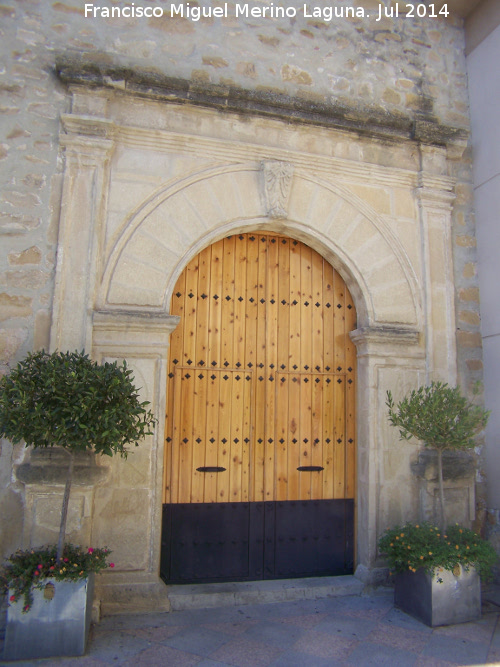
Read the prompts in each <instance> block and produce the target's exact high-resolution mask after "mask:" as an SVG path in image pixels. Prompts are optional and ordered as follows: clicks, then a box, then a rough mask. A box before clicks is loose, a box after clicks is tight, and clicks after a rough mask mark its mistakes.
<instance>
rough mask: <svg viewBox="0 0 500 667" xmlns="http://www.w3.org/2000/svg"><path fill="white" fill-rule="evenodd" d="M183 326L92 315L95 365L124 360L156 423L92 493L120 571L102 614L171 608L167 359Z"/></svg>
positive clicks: (156, 316)
mask: <svg viewBox="0 0 500 667" xmlns="http://www.w3.org/2000/svg"><path fill="white" fill-rule="evenodd" d="M178 322H179V318H178V317H176V316H173V315H165V314H162V313H147V312H146V313H145V312H141V313H133V312H126V311H111V312H99V311H97V312H95V313H94V315H93V336H92V339H93V347H92V356H93V358H94V359H97V360H98V361H104V360H107V361H113V360H120V359H123V358H125V359H126V360H127V365H128V366H129V368H130V369H131V370H132V372H133V375H134V383H135V385H136V387H137V388H138V389H139V391H140V394H141V399H142V400H146V401H149V404H150V405H149V406H148V407H149V409H151V410H152V411H153V413H154V414H155V416H156V417H157V420H158V421H157V423H156V426H155V432H154V434H153V435H152V436H148V437H147V438H145V440H144V441H143V442H141V443H139V446H138V447H137V448H134V447H129V450H130V454H129V456H128V458H127V460H123V459H116V458H115V459H113V460H112V462H111V463H110V476H109V480H108V481H109V483H107V484H106V486H100V487H98V488H96V489H95V503H94V516H93V525H92V531H93V538H94V541H95V542H96V544H100V543H105V544H107V545H108V546H109V548H110V549H112V550H113V559H114V560H115V563H116V567H115V570H114V571H113V572H108V573H106V575H103V576H102V577H101V578H100V579H99V581H98V587H97V589H98V594H99V597H100V599H101V600H102V603H103V605H104V611H117V610H119V609H123V606H124V605H129V606H132V607H134V608H140V609H144V610H146V609H148V608H150V607H151V606H154V608H155V609H168V608H169V603H168V598H167V595H166V587H165V586H164V585H163V583H162V582H161V581H160V579H159V570H160V547H161V520H162V503H163V488H164V483H163V479H164V475H163V468H164V447H163V445H164V441H165V436H164V422H165V404H166V386H167V356H168V345H169V339H170V334H171V333H172V331H173V330H174V329H175V327H176V326H177V324H178ZM132 571H133V575H131V572H132ZM132 581H133V585H132Z"/></svg>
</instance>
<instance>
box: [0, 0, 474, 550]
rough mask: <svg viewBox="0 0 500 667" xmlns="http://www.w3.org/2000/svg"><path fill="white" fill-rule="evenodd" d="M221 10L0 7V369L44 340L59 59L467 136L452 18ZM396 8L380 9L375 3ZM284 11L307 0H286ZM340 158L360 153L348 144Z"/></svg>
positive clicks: (13, 508) (461, 287)
mask: <svg viewBox="0 0 500 667" xmlns="http://www.w3.org/2000/svg"><path fill="white" fill-rule="evenodd" d="M95 4H96V5H100V6H104V5H106V6H109V7H123V6H124V5H125V3H122V2H112V3H109V5H108V4H107V3H104V2H100V3H95ZM197 4H198V3H196V2H192V3H191V6H197ZM227 4H228V17H227V18H206V19H202V20H200V21H199V22H196V21H193V20H191V19H189V18H181V17H178V16H172V15H171V11H170V10H171V3H170V2H164V1H162V0H156V2H154V3H151V2H147V1H146V0H145V1H144V2H142V3H139V2H136V3H135V5H136V6H139V5H141V6H143V7H146V6H151V7H157V8H158V7H161V8H162V9H163V14H164V15H163V17H162V18H151V19H145V18H142V19H138V18H109V19H108V18H102V17H101V16H97V17H95V18H94V17H88V18H85V15H84V9H83V6H84V3H83V2H81V0H66V1H64V2H62V1H56V2H50V1H49V0H15V1H14V0H3V1H2V4H0V37H1V46H0V49H1V50H2V59H1V62H2V63H3V64H2V66H1V68H0V114H1V136H0V182H1V194H0V234H1V235H2V243H1V244H0V275H1V285H0V372H4V371H5V369H6V368H7V367H8V365H9V364H11V363H13V362H15V360H17V359H19V358H21V357H22V356H24V355H25V354H26V353H27V352H28V351H29V350H31V349H33V348H40V347H47V346H48V344H49V330H50V322H51V307H52V299H53V283H54V266H55V253H56V245H57V233H58V217H59V206H60V198H61V192H60V190H61V171H62V159H63V158H62V156H61V154H60V153H59V144H58V134H59V131H60V123H59V117H60V114H61V113H64V112H67V111H68V110H69V100H70V96H69V95H68V94H67V90H66V88H65V86H64V85H63V84H62V83H61V82H60V81H59V80H58V78H57V77H56V76H55V74H54V65H55V61H56V58H57V57H58V56H61V55H62V56H65V57H67V56H68V55H72V54H76V55H78V56H80V57H84V58H85V59H86V60H87V61H88V62H91V63H95V65H96V67H97V68H104V67H111V66H118V67H125V68H128V69H129V70H130V69H132V70H133V69H141V70H147V71H149V73H150V74H152V75H153V76H154V75H155V74H161V75H162V76H167V77H174V78H176V79H185V80H188V81H191V83H192V85H200V86H203V85H207V84H214V85H217V86H220V87H221V88H224V89H228V88H229V89H245V90H249V91H253V92H255V93H259V94H263V95H265V94H269V95H286V96H288V97H289V98H291V99H299V100H301V101H302V102H303V103H304V102H305V103H307V102H310V103H311V104H322V105H326V106H327V107H328V106H329V105H330V106H331V107H332V108H341V109H342V110H343V112H344V113H345V114H346V115H348V114H349V113H355V114H357V117H358V118H363V117H366V118H374V119H382V120H384V119H389V120H390V122H391V123H393V124H395V125H397V124H398V123H401V124H404V123H408V122H410V123H411V122H413V121H414V120H415V119H418V118H424V119H432V120H433V121H434V122H435V123H436V124H438V125H442V126H451V127H454V128H460V129H464V130H468V127H469V120H468V100H467V89H466V74H465V60H464V54H463V29H462V25H461V22H460V21H459V20H457V19H455V18H453V17H449V18H448V19H436V18H410V17H406V16H404V14H402V13H401V14H400V16H399V17H398V18H392V19H391V18H383V19H382V20H381V21H376V17H377V16H378V9H377V8H378V6H379V2H378V1H376V0H354V1H351V0H337V2H336V3H334V6H335V7H337V8H338V9H339V10H341V9H343V10H346V8H347V7H354V8H355V9H357V10H363V11H364V13H365V14H370V17H369V18H366V17H365V18H346V17H343V18H334V19H333V20H332V21H324V20H321V19H319V18H307V17H304V16H303V13H302V12H301V11H298V13H297V16H296V17H294V18H285V19H273V18H270V17H269V16H267V17H265V18H243V17H240V18H238V20H236V18H235V3H233V2H229V3H227ZM395 4H397V3H394V2H392V3H391V2H390V0H386V3H385V5H384V7H385V6H386V5H387V8H388V9H391V8H394V7H395ZM399 4H403V5H404V4H405V3H399ZM223 5H224V3H220V2H212V3H211V2H208V0H207V1H200V3H199V6H202V7H210V6H211V7H215V6H223ZM250 6H255V7H263V6H264V5H263V3H260V2H259V3H258V2H255V3H251V5H250ZM286 6H287V7H293V8H301V7H303V4H302V3H301V2H297V1H296V0H289V1H288V2H287V3H286ZM358 13H359V12H358ZM113 85H114V86H117V87H119V86H120V82H119V81H114V82H113ZM347 150H352V151H356V150H358V149H357V147H356V144H355V143H353V145H352V148H351V149H347ZM345 157H349V155H348V154H347V155H346V156H345ZM470 159H471V156H470V153H469V152H468V151H466V153H465V154H464V156H463V157H462V156H457V159H456V161H455V162H454V163H450V164H452V167H451V169H452V171H453V173H451V174H450V175H451V176H453V177H455V178H456V179H457V199H456V202H455V208H454V214H453V237H454V263H455V279H456V306H457V308H456V311H457V329H458V332H457V344H458V372H459V380H460V383H461V384H462V385H463V386H464V387H466V388H467V390H468V391H470V390H471V388H472V386H473V385H474V383H475V382H476V381H477V380H480V379H481V377H482V372H481V369H482V362H481V339H480V333H479V295H478V288H477V279H476V265H475V235H474V219H473V214H472V185H471V168H470ZM13 456H15V457H17V458H18V459H19V460H20V459H21V458H22V456H23V452H22V450H18V449H14V450H12V448H11V446H10V445H8V444H7V443H3V450H2V453H1V458H2V461H1V466H0V469H1V470H2V471H3V472H2V475H3V478H2V488H1V489H0V512H1V514H2V516H9V517H10V523H9V525H7V526H6V527H5V526H4V535H3V537H2V545H0V546H1V548H2V550H5V551H9V550H11V549H12V548H14V547H15V546H18V544H17V543H16V540H18V535H19V534H20V530H19V526H20V524H21V522H22V511H21V508H22V503H21V501H20V495H19V494H20V492H21V489H20V488H15V487H13V486H12V485H11V484H10V478H9V472H7V471H9V470H10V466H11V460H12V457H13Z"/></svg>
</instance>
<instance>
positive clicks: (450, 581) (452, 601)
mask: <svg viewBox="0 0 500 667" xmlns="http://www.w3.org/2000/svg"><path fill="white" fill-rule="evenodd" d="M438 579H442V583H439V582H438ZM394 604H395V606H396V607H398V608H399V609H401V610H402V611H404V612H406V613H407V614H409V615H410V616H413V617H414V618H417V619H418V620H419V621H422V622H423V623H425V624H426V625H429V626H431V627H436V626H438V625H454V624H455V623H466V622H468V621H476V620H477V619H478V618H480V617H481V581H480V578H479V575H478V573H477V572H476V570H475V569H474V568H472V567H471V568H470V569H469V571H468V572H466V571H465V570H464V569H463V568H462V567H460V573H459V574H458V576H457V575H455V574H453V572H450V571H448V570H441V571H434V574H429V573H427V572H425V570H417V572H403V573H400V574H398V575H397V576H396V585H395V589H394Z"/></svg>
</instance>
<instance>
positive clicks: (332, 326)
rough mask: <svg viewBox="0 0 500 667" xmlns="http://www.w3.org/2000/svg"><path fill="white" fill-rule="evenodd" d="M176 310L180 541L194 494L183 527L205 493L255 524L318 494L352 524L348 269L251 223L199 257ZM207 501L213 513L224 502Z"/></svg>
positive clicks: (171, 496) (174, 418) (175, 496)
mask: <svg viewBox="0 0 500 667" xmlns="http://www.w3.org/2000/svg"><path fill="white" fill-rule="evenodd" d="M171 312H172V314H175V315H179V316H180V318H181V320H180V324H179V326H178V328H177V330H176V331H175V332H174V333H173V335H172V339H171V348H170V361H169V373H168V386H167V397H168V399H167V400H168V402H167V420H166V441H167V442H166V444H167V446H166V460H165V470H166V485H165V497H164V503H165V507H166V508H168V510H167V514H168V516H169V517H170V518H169V519H167V521H168V522H170V523H169V527H168V529H167V530H166V532H167V533H169V535H170V537H169V540H171V539H174V538H175V536H174V533H175V532H176V530H177V529H175V528H172V526H173V525H174V524H175V523H176V519H175V517H174V518H172V512H175V511H176V510H175V509H173V508H174V506H175V505H182V506H183V508H182V512H183V517H184V518H183V520H182V522H181V523H182V525H184V526H185V525H186V519H185V514H186V513H187V514H189V511H190V509H189V507H188V506H189V505H195V504H196V505H197V507H196V508H195V510H192V511H196V512H197V515H196V516H197V517H198V519H196V522H197V523H199V518H200V516H201V515H200V512H201V511H202V509H201V506H202V505H210V504H214V503H215V504H221V503H232V504H235V503H236V504H242V503H243V504H247V505H248V508H249V509H248V512H249V514H248V517H249V518H248V522H247V523H248V526H257V528H255V530H256V534H257V536H259V535H260V534H261V532H262V531H264V534H266V535H267V533H268V532H269V531H270V530H272V531H273V532H275V533H276V531H278V532H279V530H280V528H279V525H285V524H286V525H288V526H290V525H293V523H294V520H293V512H294V511H295V512H296V513H298V514H297V515H299V514H301V513H303V512H304V511H309V510H307V507H309V506H310V507H311V510H310V511H311V512H313V513H314V516H318V512H319V510H318V507H319V505H318V502H319V501H325V503H326V501H328V502H329V504H328V503H327V504H325V505H324V507H327V506H328V509H327V515H326V516H327V518H326V519H325V520H326V521H327V522H330V521H333V519H330V518H328V517H330V514H331V511H332V509H331V507H333V506H335V508H337V509H338V508H341V510H340V512H341V514H342V513H345V512H346V511H347V512H348V514H349V516H350V517H351V518H350V519H349V521H351V522H352V513H353V509H352V504H353V498H354V492H355V477H356V476H355V414H354V412H355V378H356V356H355V349H354V346H353V344H352V342H351V340H350V338H349V335H348V334H349V332H350V331H351V330H352V329H354V328H355V326H356V313H355V308H354V304H353V302H352V298H351V295H350V294H349V291H348V290H347V287H346V285H345V283H344V281H343V279H342V278H341V276H340V275H339V274H338V273H337V272H336V271H335V270H334V269H333V267H332V266H331V265H330V264H329V263H328V262H327V261H326V260H324V259H323V258H322V257H321V256H320V255H319V254H318V253H316V252H315V251H314V250H312V249H311V248H309V247H308V246H306V245H305V244H303V243H301V242H299V241H296V240H294V239H290V238H287V237H283V236H280V235H277V234H270V233H254V234H239V235H235V236H231V237H228V238H225V239H223V240H221V241H218V242H216V243H214V244H213V245H211V246H209V247H208V248H206V249H205V250H203V251H202V252H201V253H200V254H199V255H198V256H197V257H195V258H194V259H193V260H192V261H191V262H190V263H189V265H188V266H187V267H186V269H185V270H184V272H183V273H182V275H181V276H180V278H179V280H178V282H177V285H176V287H175V289H174V293H173V297H172V309H171ZM311 501H316V504H315V505H314V507H313V505H311V504H310V505H308V504H307V503H310V502H311ZM333 501H337V503H336V504H335V503H333ZM344 501H346V502H347V501H349V502H348V503H347V505H349V509H348V510H346V509H345V508H346V507H347V505H346V502H344ZM297 502H300V503H302V504H301V505H300V507H302V508H304V507H305V508H306V510H300V511H299V510H298V509H296V508H297V507H298V505H296V503H297ZM255 503H257V504H258V503H279V506H277V509H276V510H272V512H271V511H270V509H269V507H268V508H267V509H266V511H263V512H262V513H261V514H262V516H263V517H264V516H266V515H267V516H268V519H267V523H266V522H264V519H262V521H263V522H264V523H263V524H262V526H261V524H260V523H259V522H258V520H257V519H256V518H255V517H256V516H257V515H259V516H260V514H259V512H258V511H257V512H256V509H255V507H252V508H251V507H250V506H251V505H252V504H255ZM290 503H295V505H293V508H295V509H293V508H292V505H290ZM184 506H185V507H184ZM283 508H284V509H283ZM314 508H316V509H314ZM337 509H335V510H334V511H335V512H337ZM177 511H178V512H181V509H178V510H177ZM206 511H207V512H208V513H209V514H207V516H208V515H209V516H210V517H212V516H213V515H214V512H215V511H216V509H215V508H214V507H212V508H210V507H207V509H206ZM227 511H229V510H228V509H227V508H226V510H225V512H226V513H227ZM241 511H246V510H242V507H241V506H239V507H235V514H234V516H238V517H239V518H238V519H237V520H235V524H238V525H242V524H245V522H242V519H241V517H240V514H238V513H241ZM271 514H272V516H273V517H274V518H273V519H272V521H271V520H270V519H269V517H270V516H271ZM280 516H284V517H286V518H284V519H283V522H282V524H280V523H279V520H278V523H276V521H277V520H276V517H280ZM290 516H292V519H290ZM304 516H305V515H304ZM311 516H312V515H311ZM251 517H253V518H251ZM204 521H206V522H208V523H210V521H209V520H208V519H204ZM172 522H173V523H172ZM215 522H216V520H215ZM305 522H306V523H309V524H311V523H314V522H312V520H311V517H309V519H305ZM179 525H180V524H179ZM207 525H208V524H207ZM245 526H246V524H245ZM248 526H247V527H245V528H244V529H243V533H244V535H245V536H246V535H247V533H248V530H250V529H249V528H248ZM269 526H273V528H272V529H271V528H269ZM276 526H278V528H277V527H276ZM247 529H248V530H247ZM211 530H213V529H211ZM231 530H233V531H234V527H233V528H232V529H231ZM252 530H253V528H252ZM286 530H287V531H288V530H289V529H288V528H287V529H286ZM300 530H305V528H304V527H302V528H301V529H300ZM266 531H267V532H266ZM348 533H349V535H351V534H352V526H351V527H349V529H348ZM287 534H288V533H287ZM245 539H246V537H245ZM256 539H259V538H258V537H257V538H256ZM276 539H277V538H276ZM287 539H293V538H292V537H289V538H287ZM302 539H308V538H302ZM311 539H312V538H311ZM183 540H184V541H183V544H185V536H184V538H183ZM240 546H241V545H240ZM166 548H167V547H166ZM252 548H253V547H252ZM168 549H169V550H170V549H171V547H170V546H169V547H168ZM250 550H251V549H250ZM169 553H170V551H169ZM273 554H274V555H275V552H273ZM254 556H255V554H254ZM254 556H252V558H253V557H254ZM230 558H231V557H230ZM255 558H256V559H257V561H259V559H260V556H259V555H257V556H255ZM263 558H264V560H265V558H266V557H265V555H264V556H263ZM272 558H274V556H272ZM259 562H260V561H259ZM245 567H246V566H245ZM227 569H228V570H229V569H232V566H231V568H227ZM257 569H259V568H257ZM320 569H321V568H320ZM243 570H244V571H246V570H245V568H243ZM299 570H300V567H299ZM228 576H231V575H230V574H228ZM232 576H233V578H234V575H232ZM239 576H240V578H245V575H244V574H243V575H239ZM248 576H249V577H251V576H253V575H248ZM217 578H218V577H217V576H216V575H214V576H213V577H212V575H210V574H208V575H207V576H205V577H204V579H206V580H211V579H217Z"/></svg>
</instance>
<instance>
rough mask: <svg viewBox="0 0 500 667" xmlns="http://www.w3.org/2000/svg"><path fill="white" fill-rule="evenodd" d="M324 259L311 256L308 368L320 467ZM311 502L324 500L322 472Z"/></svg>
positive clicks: (315, 461)
mask: <svg viewBox="0 0 500 667" xmlns="http://www.w3.org/2000/svg"><path fill="white" fill-rule="evenodd" d="M323 263H324V262H323V258H322V257H321V255H320V254H319V253H317V252H314V251H313V252H312V269H311V278H312V294H311V297H312V299H311V306H310V308H311V318H312V323H311V337H312V341H311V367H312V369H313V372H314V375H313V376H312V377H311V385H312V412H311V443H312V444H311V464H312V465H313V466H322V463H323V452H322V448H323V405H322V403H323V402H322V396H323V377H322V376H321V375H319V374H320V373H322V372H323V370H324V362H323V347H324V342H323V339H324V324H323V310H324V307H323ZM311 484H312V486H311V498H313V499H321V498H322V497H323V472H315V473H314V474H313V475H312V479H311Z"/></svg>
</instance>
